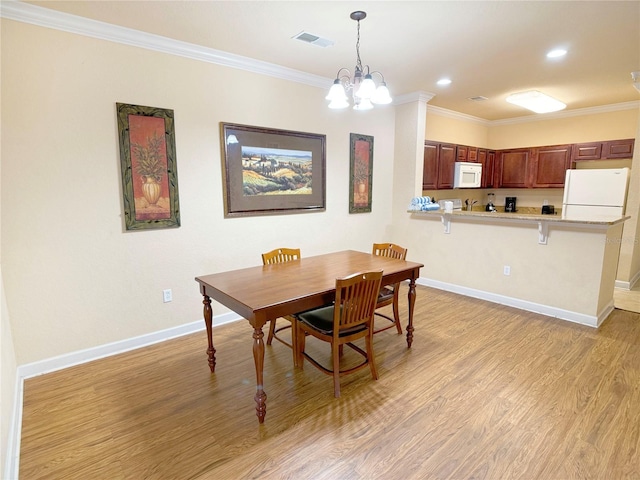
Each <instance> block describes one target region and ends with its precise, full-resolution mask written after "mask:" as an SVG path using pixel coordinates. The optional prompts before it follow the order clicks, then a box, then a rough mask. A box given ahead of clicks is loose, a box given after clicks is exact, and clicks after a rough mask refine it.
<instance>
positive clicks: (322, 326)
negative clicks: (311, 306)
mask: <svg viewBox="0 0 640 480" xmlns="http://www.w3.org/2000/svg"><path fill="white" fill-rule="evenodd" d="M296 316H297V318H298V321H299V322H303V323H306V324H307V325H309V326H311V327H313V328H315V329H316V330H318V331H319V332H320V333H322V334H324V335H332V334H333V305H331V306H328V307H321V308H316V309H315V310H309V311H307V312H303V313H300V314H298V315H296ZM366 329H367V325H366V324H362V325H358V326H356V327H353V328H348V329H345V330H342V331H341V332H340V336H341V337H344V336H347V335H351V334H354V333H357V332H361V331H363V330H366Z"/></svg>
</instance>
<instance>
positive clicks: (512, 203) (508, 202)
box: [504, 197, 518, 212]
mask: <svg viewBox="0 0 640 480" xmlns="http://www.w3.org/2000/svg"><path fill="white" fill-rule="evenodd" d="M504 211H505V212H517V211H518V210H517V209H516V197H506V198H505V199H504Z"/></svg>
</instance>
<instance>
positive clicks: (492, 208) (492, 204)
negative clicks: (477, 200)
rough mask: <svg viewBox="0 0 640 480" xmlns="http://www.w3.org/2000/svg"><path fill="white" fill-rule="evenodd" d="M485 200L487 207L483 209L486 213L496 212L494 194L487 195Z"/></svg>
mask: <svg viewBox="0 0 640 480" xmlns="http://www.w3.org/2000/svg"><path fill="white" fill-rule="evenodd" d="M487 198H488V200H487V206H486V207H485V210H486V211H487V212H495V211H496V206H495V201H496V194H495V193H488V194H487Z"/></svg>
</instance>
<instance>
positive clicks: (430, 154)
mask: <svg viewBox="0 0 640 480" xmlns="http://www.w3.org/2000/svg"><path fill="white" fill-rule="evenodd" d="M437 188H438V144H437V143H428V142H425V143H424V159H423V163H422V189H423V190H436V189H437Z"/></svg>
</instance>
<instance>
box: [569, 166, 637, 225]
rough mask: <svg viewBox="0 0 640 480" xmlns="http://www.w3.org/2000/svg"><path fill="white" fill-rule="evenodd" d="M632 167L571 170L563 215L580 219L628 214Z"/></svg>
mask: <svg viewBox="0 0 640 480" xmlns="http://www.w3.org/2000/svg"><path fill="white" fill-rule="evenodd" d="M628 185H629V169H628V168H607V169H588V170H567V173H566V176H565V181H564V198H563V200H562V216H563V217H565V218H575V219H579V220H589V219H594V220H596V219H598V218H602V217H621V216H622V215H623V214H624V207H625V200H626V198H627V188H628Z"/></svg>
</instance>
